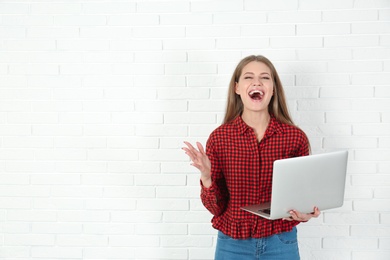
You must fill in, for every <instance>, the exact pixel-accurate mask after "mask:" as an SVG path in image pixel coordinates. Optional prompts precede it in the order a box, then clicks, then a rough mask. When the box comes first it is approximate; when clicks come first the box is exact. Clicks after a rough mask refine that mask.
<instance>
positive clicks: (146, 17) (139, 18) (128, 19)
mask: <svg viewBox="0 0 390 260" xmlns="http://www.w3.org/2000/svg"><path fill="white" fill-rule="evenodd" d="M158 24H159V16H158V15H154V14H130V15H110V16H108V17H107V25H110V26H112V25H114V26H148V25H158Z"/></svg>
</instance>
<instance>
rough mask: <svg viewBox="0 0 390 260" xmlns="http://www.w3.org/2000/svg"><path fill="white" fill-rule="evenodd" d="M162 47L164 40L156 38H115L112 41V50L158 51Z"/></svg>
mask: <svg viewBox="0 0 390 260" xmlns="http://www.w3.org/2000/svg"><path fill="white" fill-rule="evenodd" d="M164 41H165V40H164ZM161 49H162V41H161V40H155V39H153V40H144V39H135V40H121V41H120V40H113V41H111V42H110V50H113V51H145V50H148V51H149V50H150V51H156V50H161Z"/></svg>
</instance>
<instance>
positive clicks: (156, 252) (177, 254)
mask: <svg viewBox="0 0 390 260" xmlns="http://www.w3.org/2000/svg"><path fill="white" fill-rule="evenodd" d="M187 257H188V250H187V249H186V248H185V249H184V248H177V249H176V248H175V249H171V248H159V247H157V248H156V247H154V248H153V247H145V248H136V250H135V258H136V259H153V258H154V259H156V258H158V259H167V260H174V259H186V258H187Z"/></svg>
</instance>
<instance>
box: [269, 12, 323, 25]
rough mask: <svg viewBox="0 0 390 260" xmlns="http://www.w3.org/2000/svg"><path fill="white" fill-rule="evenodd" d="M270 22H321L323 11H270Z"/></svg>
mask: <svg viewBox="0 0 390 260" xmlns="http://www.w3.org/2000/svg"><path fill="white" fill-rule="evenodd" d="M267 21H268V22H269V23H297V24H300V23H316V22H321V12H320V11H316V10H310V11H302V10H285V11H279V10H275V11H272V12H270V13H268V19H267Z"/></svg>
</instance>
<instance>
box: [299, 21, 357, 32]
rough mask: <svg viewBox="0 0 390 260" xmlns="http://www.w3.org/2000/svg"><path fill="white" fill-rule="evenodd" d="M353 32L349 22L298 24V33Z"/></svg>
mask: <svg viewBox="0 0 390 260" xmlns="http://www.w3.org/2000/svg"><path fill="white" fill-rule="evenodd" d="M350 33H351V26H350V24H349V23H312V24H298V25H297V35H345V34H350Z"/></svg>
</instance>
